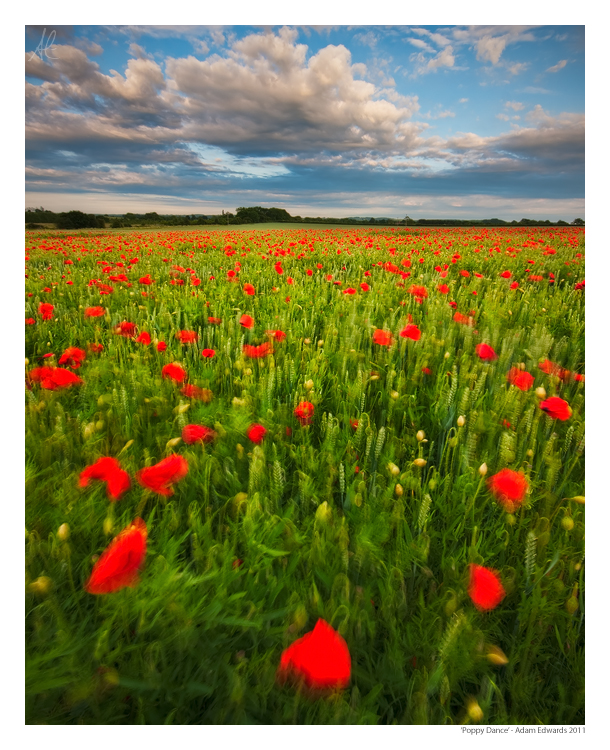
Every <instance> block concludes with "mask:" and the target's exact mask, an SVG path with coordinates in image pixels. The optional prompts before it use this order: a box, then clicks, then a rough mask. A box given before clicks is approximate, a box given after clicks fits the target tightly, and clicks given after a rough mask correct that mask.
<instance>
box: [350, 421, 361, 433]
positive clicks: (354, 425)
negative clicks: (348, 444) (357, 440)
mask: <svg viewBox="0 0 610 750" xmlns="http://www.w3.org/2000/svg"><path fill="white" fill-rule="evenodd" d="M349 423H350V425H351V426H352V427H353V428H354V430H357V429H358V425H359V422H358V420H357V419H350V421H349Z"/></svg>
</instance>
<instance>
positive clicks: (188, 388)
mask: <svg viewBox="0 0 610 750" xmlns="http://www.w3.org/2000/svg"><path fill="white" fill-rule="evenodd" d="M180 393H181V394H182V395H183V396H186V397H187V398H196V399H197V400H198V401H203V402H204V403H206V404H209V403H210V401H211V400H212V391H211V390H210V389H209V388H200V387H199V386H198V385H191V384H187V385H185V386H184V387H183V388H181V390H180Z"/></svg>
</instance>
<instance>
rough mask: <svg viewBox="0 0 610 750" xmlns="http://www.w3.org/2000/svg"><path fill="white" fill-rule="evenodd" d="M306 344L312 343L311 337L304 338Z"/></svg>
mask: <svg viewBox="0 0 610 750" xmlns="http://www.w3.org/2000/svg"><path fill="white" fill-rule="evenodd" d="M303 343H304V344H311V339H303Z"/></svg>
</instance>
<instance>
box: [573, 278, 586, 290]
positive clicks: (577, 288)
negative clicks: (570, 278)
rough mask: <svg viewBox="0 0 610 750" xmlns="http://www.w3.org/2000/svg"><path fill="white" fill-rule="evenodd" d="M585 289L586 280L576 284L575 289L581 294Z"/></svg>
mask: <svg viewBox="0 0 610 750" xmlns="http://www.w3.org/2000/svg"><path fill="white" fill-rule="evenodd" d="M584 288H585V280H584V279H583V280H582V281H579V282H578V283H577V284H574V289H575V290H576V291H577V292H579V291H580V290H581V289H584Z"/></svg>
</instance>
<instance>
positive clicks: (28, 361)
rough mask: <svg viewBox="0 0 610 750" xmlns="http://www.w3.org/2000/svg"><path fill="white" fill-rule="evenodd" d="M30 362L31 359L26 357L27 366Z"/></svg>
mask: <svg viewBox="0 0 610 750" xmlns="http://www.w3.org/2000/svg"><path fill="white" fill-rule="evenodd" d="M29 364H30V360H29V359H28V358H27V357H26V358H25V366H26V367H27V366H28V365H29Z"/></svg>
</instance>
